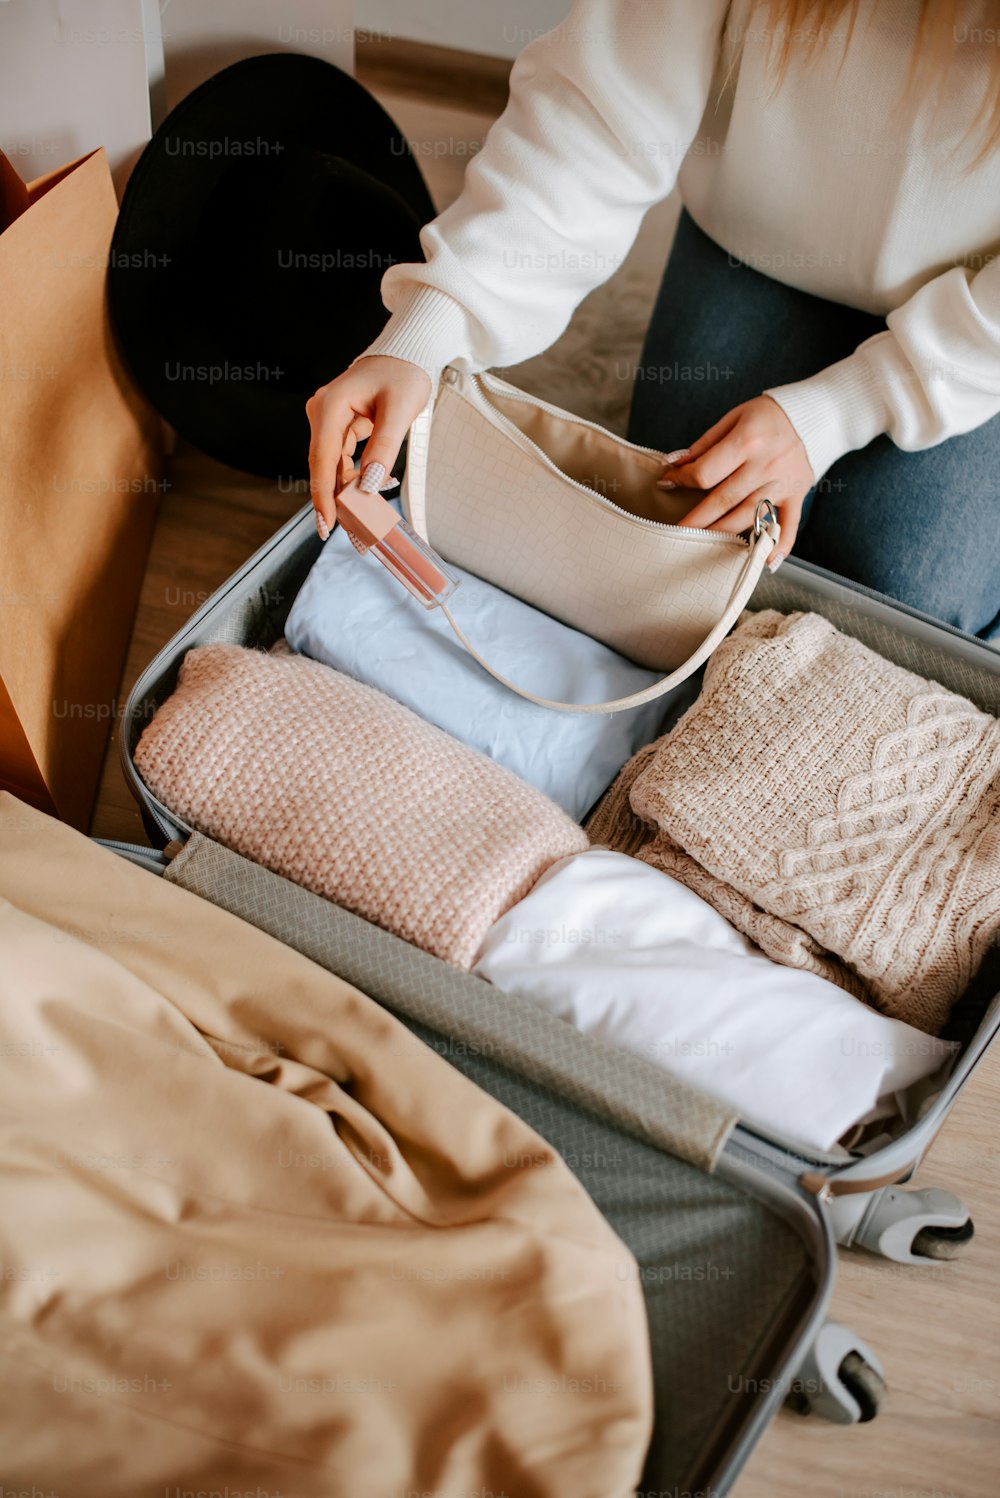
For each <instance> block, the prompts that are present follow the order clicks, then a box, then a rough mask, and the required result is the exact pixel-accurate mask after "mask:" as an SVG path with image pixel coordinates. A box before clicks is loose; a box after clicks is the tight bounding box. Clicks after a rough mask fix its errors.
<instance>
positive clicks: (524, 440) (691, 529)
mask: <svg viewBox="0 0 1000 1498" xmlns="http://www.w3.org/2000/svg"><path fill="white" fill-rule="evenodd" d="M441 378H442V379H443V380H444V382H445V384H447V385H452V386H459V387H460V388H461V390H462V394H463V395H464V396H465V399H466V400H468V401H469V404H470V405H473V404H475V400H474V398H470V397H469V396H468V395H467V394H466V392H465V382H464V378H463V375H462V372H461V370H458V369H455V367H454V366H453V365H451V364H448V365H446V366H445V368H444V369H443V370H442V372H441ZM480 378H481V379H483V380H484V383H488V378H489V377H488V376H480ZM473 389H475V387H473ZM504 399H505V400H519V401H524V402H525V403H526V404H528V405H531V406H539V407H541V409H542V410H543V411H547V412H549V414H550V415H552V416H559V417H561V418H562V419H563V420H564V421H565V420H567V419H568V420H570V421H572V423H573V424H574V425H575V426H580V427H586V428H587V429H588V430H589V431H591V432H600V433H601V434H602V436H607V435H608V434H607V432H606V431H605V429H604V428H603V427H601V426H598V424H597V422H595V421H587V420H586V418H585V417H583V416H570V417H569V418H567V415H566V412H565V411H560V410H559V409H558V407H556V406H552V405H550V404H549V403H548V401H543V400H540V399H538V398H537V397H536V396H533V395H525V394H524V393H523V392H522V391H517V390H515V389H514V388H513V387H511V388H510V389H509V390H505V391H504ZM487 405H488V403H487ZM488 408H489V419H490V420H491V421H495V422H497V423H498V425H500V426H501V427H502V428H503V430H504V431H505V432H507V433H508V435H509V436H510V437H511V438H513V440H514V441H515V442H516V444H517V446H518V447H520V448H521V449H522V450H523V451H526V452H530V453H532V454H533V455H534V456H535V457H538V458H540V459H541V461H542V462H543V463H544V464H545V466H546V467H547V468H549V469H551V470H552V472H553V473H554V474H556V475H558V477H559V478H561V479H562V481H563V483H565V484H571V485H572V486H573V488H574V489H577V490H579V492H580V493H581V494H586V495H587V497H588V498H589V499H593V500H596V501H597V502H598V504H602V505H605V506H606V507H607V508H608V509H609V510H614V511H615V513H616V514H618V515H624V516H625V518H626V520H631V521H632V523H633V524H634V525H644V526H646V527H648V528H649V529H650V530H655V531H680V532H681V534H682V535H687V536H701V537H703V538H704V539H705V540H708V541H719V542H723V543H726V544H728V545H732V544H734V543H735V545H737V546H740V547H742V548H743V549H744V550H745V551H747V550H749V547H750V543H749V542H748V541H745V540H744V539H743V537H742V536H730V535H727V534H726V532H725V531H705V530H699V529H697V528H696V527H695V526H690V525H671V524H669V522H668V521H666V520H647V519H646V518H645V516H643V515H633V514H632V512H631V510H624V509H622V507H621V505H616V504H615V502H614V500H613V499H608V497H607V495H605V494H600V493H598V491H597V490H596V489H590V488H588V487H587V485H586V484H581V483H579V482H578V481H577V480H576V479H571V478H570V477H569V476H568V475H567V474H565V473H563V472H562V470H561V469H559V468H557V467H556V465H555V464H554V463H553V461H552V459H551V458H550V457H549V456H548V454H547V453H546V452H545V451H544V450H543V449H542V448H540V447H539V446H538V444H537V442H533V441H532V440H531V438H530V437H527V436H525V434H524V432H522V431H521V428H520V427H519V426H518V425H517V423H516V422H514V421H511V419H510V417H509V416H505V415H504V413H503V412H502V411H498V410H497V409H496V408H495V407H494V406H492V405H489V407H488ZM614 440H615V441H616V442H618V443H620V445H621V446H622V447H623V448H626V449H627V450H628V451H629V452H634V453H644V454H645V455H646V456H647V457H650V458H659V459H661V460H662V458H663V454H662V453H661V452H659V451H658V450H657V449H656V448H655V447H639V446H638V445H637V444H636V443H635V442H626V441H625V440H624V439H623V438H621V437H616V438H615V439H614Z"/></svg>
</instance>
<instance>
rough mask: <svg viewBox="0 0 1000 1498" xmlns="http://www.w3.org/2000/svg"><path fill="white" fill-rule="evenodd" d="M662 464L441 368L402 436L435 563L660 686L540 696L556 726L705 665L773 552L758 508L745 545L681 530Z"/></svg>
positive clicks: (680, 506) (415, 514)
mask: <svg viewBox="0 0 1000 1498" xmlns="http://www.w3.org/2000/svg"><path fill="white" fill-rule="evenodd" d="M662 467H663V456H662V454H661V453H658V452H655V451H653V449H651V448H646V447H636V446H634V445H633V444H632V443H630V442H625V441H623V440H622V439H621V438H620V437H616V436H614V435H613V434H612V433H611V432H607V431H605V430H604V429H603V428H602V427H599V426H596V425H595V424H594V423H593V422H590V421H584V420H583V419H582V418H581V417H578V416H573V415H571V414H570V413H569V412H568V411H561V410H560V409H559V408H558V407H557V406H552V405H549V404H548V403H547V402H546V401H542V400H537V399H536V398H535V397H534V396H530V395H527V394H526V393H525V392H524V391H523V390H518V389H516V388H515V387H514V386H513V385H508V384H507V383H506V382H505V381H504V380H500V379H497V378H496V377H495V376H493V375H486V374H481V375H467V374H464V373H462V372H461V371H459V370H457V369H454V368H452V367H448V368H446V369H445V371H444V373H443V375H442V377H441V382H440V384H439V386H438V390H437V393H436V395H435V396H434V398H433V399H432V400H431V401H429V402H428V404H427V406H426V407H425V409H424V410H423V411H422V412H421V413H420V415H419V416H418V417H417V419H416V421H415V422H414V423H413V426H412V427H411V429H410V437H409V445H408V451H407V462H406V473H405V476H404V479H403V490H402V494H403V505H404V509H405V512H406V515H407V518H408V519H409V521H410V524H411V525H412V526H413V527H414V529H415V530H416V531H417V532H418V534H419V535H421V536H422V537H423V538H424V540H425V541H428V542H429V543H430V544H431V545H432V546H433V547H434V548H435V550H437V551H438V552H440V554H441V555H442V556H443V557H444V558H445V560H446V561H449V562H454V563H456V564H457V565H458V566H459V567H464V568H465V569H466V570H467V571H469V572H474V573H476V575H477V576H479V577H482V578H485V579H486V580H487V581H488V582H491V583H495V584H496V585H497V586H498V587H500V588H503V589H505V591H506V592H508V593H512V594H514V595H515V596H516V597H518V598H522V599H524V601H525V602H526V603H530V604H533V605H534V606H535V607H536V608H539V609H543V610H544V611H545V613H547V614H551V615H553V617H554V618H556V619H560V620H562V622H563V623H564V624H570V625H572V626H573V627H574V628H575V629H579V630H582V631H583V632H584V633H585V634H589V635H592V636H594V638H595V639H598V640H601V641H603V642H604V644H606V645H609V646H611V647H612V649H614V650H617V651H619V652H620V654H622V655H625V656H628V657H629V658H630V659H631V660H634V661H636V662H637V663H638V664H639V665H642V666H647V667H650V668H652V669H654V670H662V671H666V672H668V673H669V674H668V675H666V676H665V677H664V678H663V680H662V681H659V682H655V683H653V685H652V686H649V687H647V688H645V690H643V691H641V692H634V693H633V694H632V695H631V696H629V697H621V698H619V699H618V700H617V701H614V702H589V703H568V702H554V701H551V700H550V699H548V698H544V697H536V696H535V695H534V694H533V693H531V692H526V691H524V690H522V688H520V687H519V686H517V684H516V683H515V682H512V681H510V680H508V678H507V677H505V676H501V675H500V673H499V672H497V671H494V670H493V668H492V667H491V666H490V665H489V663H488V661H485V660H483V658H482V656H481V655H480V654H479V653H478V651H477V650H476V649H475V647H474V645H473V644H471V643H470V641H469V640H468V639H466V637H465V635H464V634H463V632H462V630H461V629H460V628H459V626H458V624H457V623H456V622H455V619H454V617H453V615H452V613H451V611H450V609H449V608H448V606H447V604H443V605H442V607H443V608H444V612H445V614H446V615H447V617H448V620H449V622H450V624H451V626H452V628H453V629H454V631H455V633H456V634H457V635H458V637H459V639H460V640H461V642H462V644H463V645H464V646H465V647H466V649H467V650H469V651H470V653H471V654H472V655H473V656H474V657H475V658H476V660H477V661H479V663H480V664H481V665H482V666H483V667H484V668H485V669H486V670H487V671H489V672H490V674H491V675H492V676H495V677H496V678H497V680H498V681H501V682H503V684H504V685H505V686H507V687H510V688H511V690H512V691H515V692H517V693H518V694H519V695H520V696H522V697H526V698H527V699H528V700H529V701H530V702H536V703H539V704H540V705H541V706H543V707H551V708H556V709H558V710H560V711H563V712H577V713H608V712H615V711H617V710H619V709H622V708H628V707H638V706H640V705H641V704H642V703H644V702H649V701H651V700H652V699H653V698H654V697H659V696H662V695H663V694H664V693H665V692H668V691H669V690H670V689H671V687H674V686H676V685H677V684H678V683H679V682H682V681H683V680H684V679H685V677H687V676H690V675H691V673H692V672H693V671H695V670H697V668H698V667H699V666H700V665H701V664H702V662H703V661H705V660H707V659H708V657H709V656H710V655H711V653H712V651H713V650H714V649H715V648H716V646H718V645H719V644H720V643H721V642H722V640H724V639H725V637H726V635H727V634H728V633H729V631H730V629H732V627H733V625H734V624H735V623H736V620H737V619H738V618H739V616H740V614H741V613H742V611H743V609H744V607H745V606H746V603H747V601H748V599H749V598H750V595H751V593H752V592H753V590H754V588H755V587H756V585H757V580H758V578H759V577H760V574H761V571H762V569H763V567H764V563H765V562H766V561H767V558H768V556H769V555H770V553H771V551H772V549H773V547H774V546H775V544H776V542H777V541H778V538H779V535H780V528H779V525H778V518H777V514H776V512H775V509H774V506H773V505H772V504H771V502H770V500H763V501H762V502H761V503H760V504H759V505H758V507H757V516H756V520H755V522H754V526H753V530H752V532H751V533H750V534H749V536H728V535H725V534H723V533H722V532H718V531H702V530H689V529H687V528H685V527H682V526H679V525H678V524H677V521H678V520H679V519H680V518H681V516H682V515H683V513H684V512H685V509H686V508H688V505H685V503H684V501H683V499H682V500H681V501H680V503H678V501H677V498H676V496H673V495H671V494H670V493H669V492H666V491H664V490H662V489H657V488H656V480H657V479H658V478H659V476H660V473H661V471H662Z"/></svg>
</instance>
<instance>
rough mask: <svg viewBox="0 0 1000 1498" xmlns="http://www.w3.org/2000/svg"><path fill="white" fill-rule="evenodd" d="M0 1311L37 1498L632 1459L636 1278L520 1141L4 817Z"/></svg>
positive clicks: (400, 1060) (153, 896)
mask: <svg viewBox="0 0 1000 1498" xmlns="http://www.w3.org/2000/svg"><path fill="white" fill-rule="evenodd" d="M0 1308H2V1310H0V1327H2V1337H0V1367H2V1370H3V1371H2V1378H3V1390H2V1397H0V1453H2V1471H0V1476H2V1478H3V1482H4V1484H5V1485H6V1486H7V1487H13V1488H18V1487H23V1486H28V1487H29V1488H30V1486H31V1485H32V1484H35V1485H37V1486H40V1487H41V1488H42V1489H43V1490H44V1491H46V1492H47V1491H50V1490H51V1491H54V1492H56V1493H58V1494H59V1498H173V1494H174V1489H175V1487H179V1488H180V1489H181V1490H184V1489H188V1490H190V1489H192V1488H193V1489H198V1488H216V1489H223V1490H225V1488H226V1487H227V1486H228V1488H229V1490H230V1492H231V1493H235V1492H237V1491H246V1490H247V1489H249V1490H250V1491H257V1490H260V1492H262V1493H265V1494H268V1495H271V1498H276V1495H278V1494H281V1495H282V1498H314V1495H315V1498H319V1495H324V1498H339V1495H350V1498H412V1495H414V1494H419V1495H421V1498H423V1495H425V1494H434V1495H435V1498H460V1495H461V1498H468V1495H471V1494H476V1495H477V1498H486V1495H488V1494H490V1493H492V1494H494V1495H497V1498H499V1495H500V1494H506V1495H508V1498H549V1495H551V1498H564V1495H567V1494H573V1495H574V1498H613V1495H623V1494H626V1493H628V1492H630V1491H631V1490H632V1488H633V1486H634V1484H635V1483H636V1482H637V1480H638V1478H639V1474H640V1471H641V1465H642V1458H643V1455H644V1452H645V1448H646V1444H647V1440H648V1436H649V1431H650V1423H651V1399H652V1391H651V1387H650V1371H649V1355H648V1345H647V1330H646V1322H645V1314H644V1309H643V1304H642V1296H641V1291H640V1288H639V1276H638V1275H637V1274H636V1273H635V1272H634V1269H633V1261H632V1260H631V1257H630V1255H629V1253H628V1250H627V1249H626V1248H625V1247H624V1246H623V1245H622V1243H621V1242H620V1241H619V1240H618V1239H617V1238H616V1237H615V1235H614V1234H613V1233H612V1231H611V1230H610V1228H609V1227H608V1225H607V1224H606V1223H605V1221H604V1220H603V1218H602V1217H601V1216H600V1215H599V1213H598V1212H597V1210H596V1208H595V1207H594V1206H593V1204H592V1203H591V1202H590V1200H589V1198H588V1197H587V1196H586V1194H585V1193H584V1191H583V1189H582V1188H581V1187H580V1186H579V1184H578V1183H577V1182H576V1180H575V1179H574V1177H573V1176H572V1175H571V1174H570V1172H569V1171H568V1169H567V1168H566V1167H565V1166H564V1165H563V1163H562V1162H561V1160H559V1159H558V1157H555V1156H554V1155H553V1152H552V1151H551V1149H550V1148H549V1147H548V1146H547V1145H546V1143H545V1142H544V1141H543V1140H542V1139H541V1138H540V1137H539V1136H538V1135H536V1134H535V1133H534V1132H533V1131H532V1130H531V1129H529V1128H528V1127H527V1126H526V1125H525V1124H524V1123H522V1122H521V1121H520V1120H519V1119H518V1118H516V1117H515V1116H514V1115H513V1114H511V1113H510V1112H508V1111H507V1110H506V1109H505V1108H503V1107H502V1106H501V1105H500V1104H498V1103H497V1102H495V1101H494V1100H493V1099H491V1098H489V1097H488V1096H487V1095H486V1094H484V1093H483V1092H481V1091H480V1090H479V1089H477V1088H476V1087H475V1086H473V1085H472V1084H471V1083H470V1082H469V1081H467V1080H466V1079H465V1078H463V1077H462V1076H460V1075H459V1073H458V1072H456V1071H455V1070H453V1069H452V1068H451V1067H450V1066H449V1065H448V1064H447V1062H445V1061H444V1060H443V1059H442V1058H441V1057H440V1056H438V1055H436V1054H435V1053H434V1052H433V1051H431V1050H430V1049H428V1048H427V1047H425V1046H423V1045H422V1044H421V1043H420V1042H419V1041H418V1040H417V1039H416V1038H415V1037H414V1036H412V1035H411V1034H410V1033H409V1032H408V1031H407V1030H406V1029H405V1028H404V1027H403V1026H402V1025H401V1024H400V1023H399V1022H398V1021H397V1020H396V1019H394V1018H393V1017H392V1016H390V1015H389V1014H388V1013H386V1012H385V1011H384V1010H383V1009H381V1008H380V1007H379V1006H378V1005H377V1004H376V1003H375V1002H374V1001H373V1000H371V999H369V998H368V997H366V996H365V995H364V994H362V993H360V992H358V991H357V990H356V989H354V988H351V987H350V986H348V985H347V984H346V983H344V982H342V981H341V980H339V979H337V978H335V977H332V976H330V975H329V974H328V973H326V972H324V971H323V970H321V969H320V968H318V967H316V966H315V965H314V964H312V963H310V962H309V961H308V960H306V959H305V958H303V957H301V956H300V955H298V954H297V953H294V952H292V951H290V950H289V949H288V948H286V947H283V946H282V945H281V944H280V943H278V942H276V941H274V940H273V939H272V938H270V937H268V936H266V935H264V934H263V933H262V932H259V931H257V930H255V929H253V928H251V927H249V926H246V925H245V924H244V923H243V922H241V921H239V920H237V919H236V918H235V917H233V916H230V915H228V914H225V913H224V912H221V911H219V910H216V909H215V908H214V907H212V906H210V905H208V904H206V903H205V902H203V901H201V900H199V899H197V898H196V897H195V896H193V895H190V894H188V893H186V892H185V891H183V890H180V889H177V888H174V887H171V886H169V885H166V884H164V883H162V882H161V881H159V880H157V879H156V878H155V877H154V876H152V875H150V874H146V873H144V872H142V871H140V870H138V869H136V868H134V867H133V866H131V865H129V864H127V863H125V862H124V861H122V860H120V859H118V858H117V857H116V856H115V855H113V854H110V853H107V852H105V851H103V850H101V849H98V848H96V847H94V846H93V845H92V844H90V843H88V842H87V840H86V839H85V838H83V837H81V836H80V835H79V834H77V833H75V832H72V831H70V830H69V829H67V828H65V827H63V826H61V825H59V824H58V823H56V822H54V821H52V820H50V819H48V818H46V817H44V816H42V815H41V814H40V813H37V812H34V811H31V810H29V809H27V808H26V807H24V806H22V805H21V804H20V803H19V802H17V801H15V800H14V799H13V798H12V797H11V796H9V795H0ZM258 1498H259V1495H258Z"/></svg>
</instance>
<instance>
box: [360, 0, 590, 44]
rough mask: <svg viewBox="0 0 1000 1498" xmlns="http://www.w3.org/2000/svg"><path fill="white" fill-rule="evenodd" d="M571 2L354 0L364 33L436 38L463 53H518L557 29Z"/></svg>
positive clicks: (420, 39)
mask: <svg viewBox="0 0 1000 1498" xmlns="http://www.w3.org/2000/svg"><path fill="white" fill-rule="evenodd" d="M570 4H571V0H354V21H355V25H356V27H357V29H358V31H359V32H360V33H361V34H362V35H364V33H365V32H376V33H385V34H388V35H390V36H398V37H404V38H406V40H407V41H415V42H431V43H433V44H434V45H435V46H438V47H455V48H457V49H458V50H459V51H462V52H485V53H487V54H488V55H490V56H492V57H516V56H517V54H518V53H519V52H520V51H521V50H522V48H523V47H526V46H527V44H528V42H530V41H531V40H532V39H533V38H534V37H536V36H540V35H541V34H542V32H543V31H551V29H552V27H553V26H557V25H558V24H559V22H560V21H561V20H562V19H563V17H564V16H565V15H566V14H567V12H568V11H569V8H570Z"/></svg>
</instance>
